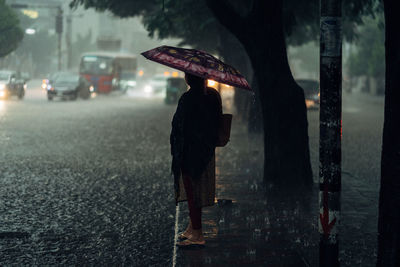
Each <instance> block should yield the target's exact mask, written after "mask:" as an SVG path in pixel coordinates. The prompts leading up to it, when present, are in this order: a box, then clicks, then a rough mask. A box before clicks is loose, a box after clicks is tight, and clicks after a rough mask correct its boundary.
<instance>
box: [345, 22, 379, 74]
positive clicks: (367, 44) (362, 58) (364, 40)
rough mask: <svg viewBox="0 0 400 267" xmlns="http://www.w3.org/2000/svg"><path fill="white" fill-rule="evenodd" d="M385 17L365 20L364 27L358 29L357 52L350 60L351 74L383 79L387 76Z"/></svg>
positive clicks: (352, 54) (351, 55)
mask: <svg viewBox="0 0 400 267" xmlns="http://www.w3.org/2000/svg"><path fill="white" fill-rule="evenodd" d="M382 20H383V16H382V15H380V16H377V17H376V18H365V23H364V25H362V26H360V27H358V38H357V40H356V42H355V45H356V50H355V51H354V52H353V53H351V54H350V56H349V59H348V68H349V74H350V75H353V76H361V75H367V76H370V77H374V78H377V79H383V78H384V75H385V46H384V42H385V33H384V29H383V28H382V23H381V22H382Z"/></svg>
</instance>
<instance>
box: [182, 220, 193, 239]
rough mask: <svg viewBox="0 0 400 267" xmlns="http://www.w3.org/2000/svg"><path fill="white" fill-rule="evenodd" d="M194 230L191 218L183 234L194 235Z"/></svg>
mask: <svg viewBox="0 0 400 267" xmlns="http://www.w3.org/2000/svg"><path fill="white" fill-rule="evenodd" d="M192 231H193V229H192V221H191V220H190V218H189V224H188V226H187V227H186V230H185V231H184V232H183V235H184V236H186V237H189V236H190V235H192Z"/></svg>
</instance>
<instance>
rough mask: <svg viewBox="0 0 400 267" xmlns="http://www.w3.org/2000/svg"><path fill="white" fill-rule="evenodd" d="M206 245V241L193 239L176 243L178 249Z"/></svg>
mask: <svg viewBox="0 0 400 267" xmlns="http://www.w3.org/2000/svg"><path fill="white" fill-rule="evenodd" d="M205 244H206V241H205V240H202V241H199V240H192V239H189V238H187V239H185V240H183V241H181V242H178V243H176V245H177V246H178V247H192V246H204V245H205Z"/></svg>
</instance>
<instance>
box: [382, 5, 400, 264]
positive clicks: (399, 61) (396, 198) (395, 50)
mask: <svg viewBox="0 0 400 267" xmlns="http://www.w3.org/2000/svg"><path fill="white" fill-rule="evenodd" d="M384 11H385V39H386V40H385V49H386V55H385V58H386V74H385V76H386V83H385V120H384V126H383V139H382V159H381V188H380V195H379V221H378V261H377V266H382V267H383V266H385V267H395V266H400V123H399V118H400V76H399V75H398V68H399V66H400V49H399V47H400V36H399V34H398V29H397V25H399V23H400V17H399V16H398V11H400V8H399V5H398V3H397V1H396V0H384Z"/></svg>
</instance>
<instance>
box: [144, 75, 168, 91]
mask: <svg viewBox="0 0 400 267" xmlns="http://www.w3.org/2000/svg"><path fill="white" fill-rule="evenodd" d="M167 78H168V76H165V75H163V74H157V75H154V76H153V77H152V78H151V79H150V80H149V81H148V82H147V83H146V85H145V86H144V88H143V90H144V92H145V93H146V94H152V95H160V94H165V91H166V87H167Z"/></svg>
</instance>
